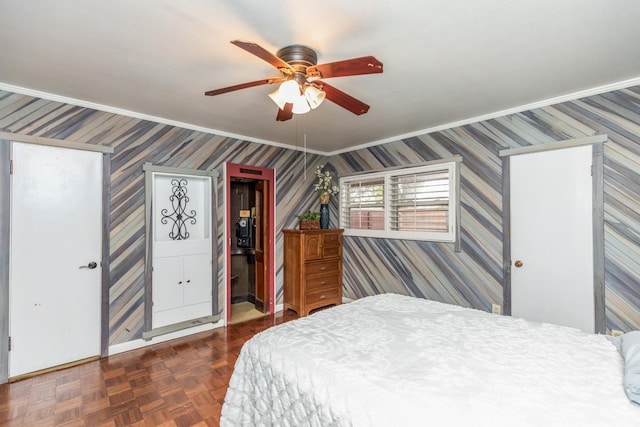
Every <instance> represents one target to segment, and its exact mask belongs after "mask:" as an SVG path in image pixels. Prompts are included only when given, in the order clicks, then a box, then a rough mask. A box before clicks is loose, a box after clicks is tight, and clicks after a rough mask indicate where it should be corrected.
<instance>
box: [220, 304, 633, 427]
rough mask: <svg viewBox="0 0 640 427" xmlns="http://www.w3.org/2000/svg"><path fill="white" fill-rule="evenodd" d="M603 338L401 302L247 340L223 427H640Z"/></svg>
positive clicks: (363, 307)
mask: <svg viewBox="0 0 640 427" xmlns="http://www.w3.org/2000/svg"><path fill="white" fill-rule="evenodd" d="M624 372H625V366H624V359H623V358H622V357H621V354H620V353H619V351H618V349H616V346H614V345H613V344H612V343H611V342H610V341H609V340H608V339H607V337H605V336H603V335H595V334H587V333H584V332H581V331H579V330H577V329H572V328H567V327H562V326H557V325H551V324H545V323H534V322H528V321H525V320H522V319H515V318H511V317H507V316H500V315H494V314H490V313H486V312H483V311H479V310H473V309H468V308H462V307H458V306H454V305H448V304H443V303H438V302H434V301H428V300H425V299H420V298H412V297H407V296H402V295H397V294H383V295H377V296H374V297H366V298H362V299H360V300H356V301H354V302H351V303H348V304H343V305H340V306H337V307H334V308H330V309H327V310H323V311H320V312H317V313H315V314H312V315H311V316H308V317H305V318H301V319H298V320H295V321H291V322H287V323H284V324H281V325H278V326H274V327H272V328H270V329H268V330H266V331H264V332H261V333H259V334H257V335H256V336H255V337H253V338H252V339H251V340H249V341H247V343H245V345H244V347H243V348H242V350H241V353H240V355H239V357H238V360H237V362H236V365H235V368H234V372H233V374H232V377H231V380H230V383H229V388H228V390H227V394H226V397H225V402H224V405H223V408H222V415H221V420H220V422H221V425H223V426H237V425H246V426H248V425H267V426H268V425H274V426H276V425H277V426H305V425H309V426H323V427H324V426H413V425H422V426H459V425H460V426H464V425H467V426H536V427H538V426H545V427H548V426H563V427H567V426H580V427H587V426H635V427H638V426H640V406H637V405H635V404H634V403H632V402H631V401H630V400H629V399H628V398H627V396H626V395H625V392H624V390H623V376H624Z"/></svg>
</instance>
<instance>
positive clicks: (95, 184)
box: [9, 142, 102, 377]
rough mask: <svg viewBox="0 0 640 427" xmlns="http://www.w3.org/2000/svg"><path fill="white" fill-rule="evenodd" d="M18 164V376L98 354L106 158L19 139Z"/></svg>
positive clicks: (14, 232) (14, 261)
mask: <svg viewBox="0 0 640 427" xmlns="http://www.w3.org/2000/svg"><path fill="white" fill-rule="evenodd" d="M12 159H13V164H14V168H13V175H12V178H11V179H12V182H11V253H10V258H11V261H10V262H11V279H10V281H11V283H10V335H11V342H12V348H11V351H10V352H9V376H12V377H13V376H18V375H22V374H25V373H28V372H33V371H38V370H41V369H46V368H49V367H53V366H57V365H61V364H65V363H69V362H73V361H76V360H81V359H85V358H88V357H92V356H96V355H99V354H100V321H101V318H100V314H101V301H100V297H101V274H102V272H101V267H100V261H101V253H102V248H101V237H102V235H101V230H102V154H100V153H95V152H90V151H80V150H72V149H66V148H57V147H45V146H40V145H31V144H22V143H15V142H14V143H12ZM92 262H93V263H96V265H95V267H94V268H85V267H88V266H89V265H90V263H92Z"/></svg>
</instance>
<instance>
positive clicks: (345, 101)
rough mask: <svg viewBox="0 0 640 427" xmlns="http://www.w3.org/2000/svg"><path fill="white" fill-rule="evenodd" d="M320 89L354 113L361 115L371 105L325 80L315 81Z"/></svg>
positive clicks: (329, 97) (332, 100)
mask: <svg viewBox="0 0 640 427" xmlns="http://www.w3.org/2000/svg"><path fill="white" fill-rule="evenodd" d="M314 84H316V85H318V86H319V88H320V89H322V90H323V91H324V93H325V94H326V98H327V99H328V100H329V101H331V102H333V103H335V104H338V105H339V106H341V107H342V108H344V109H346V110H349V111H351V112H352V113H353V114H356V115H358V116H359V115H361V114H364V113H366V112H367V111H369V108H370V107H369V106H368V105H367V104H365V103H364V102H362V101H360V100H357V99H356V98H354V97H353V96H351V95H348V94H346V93H344V92H343V91H341V90H339V89H336V88H335V87H333V86H329V85H328V84H326V83H325V82H314Z"/></svg>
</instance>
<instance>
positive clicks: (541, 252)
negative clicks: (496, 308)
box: [510, 145, 595, 332]
mask: <svg viewBox="0 0 640 427" xmlns="http://www.w3.org/2000/svg"><path fill="white" fill-rule="evenodd" d="M510 162H511V173H510V185H511V192H510V193H511V257H512V259H511V261H512V263H511V298H512V301H511V307H512V310H511V313H512V315H513V316H515V317H522V318H525V319H529V320H535V321H540V322H550V323H556V324H559V325H565V326H572V327H575V328H579V329H582V330H584V331H587V332H593V331H594V329H595V313H594V273H593V271H594V270H593V269H594V267H593V213H592V206H593V185H592V177H591V163H592V147H591V146H590V145H587V146H580V147H575V148H566V149H560V150H551V151H544V152H538V153H531V154H521V155H514V156H512V157H511V159H510Z"/></svg>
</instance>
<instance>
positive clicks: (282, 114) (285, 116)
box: [276, 102, 293, 122]
mask: <svg viewBox="0 0 640 427" xmlns="http://www.w3.org/2000/svg"><path fill="white" fill-rule="evenodd" d="M292 117H293V104H291V103H290V102H287V103H286V104H284V108H282V109H281V108H278V115H277V116H276V121H279V122H284V121H287V120H289V119H291V118H292Z"/></svg>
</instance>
